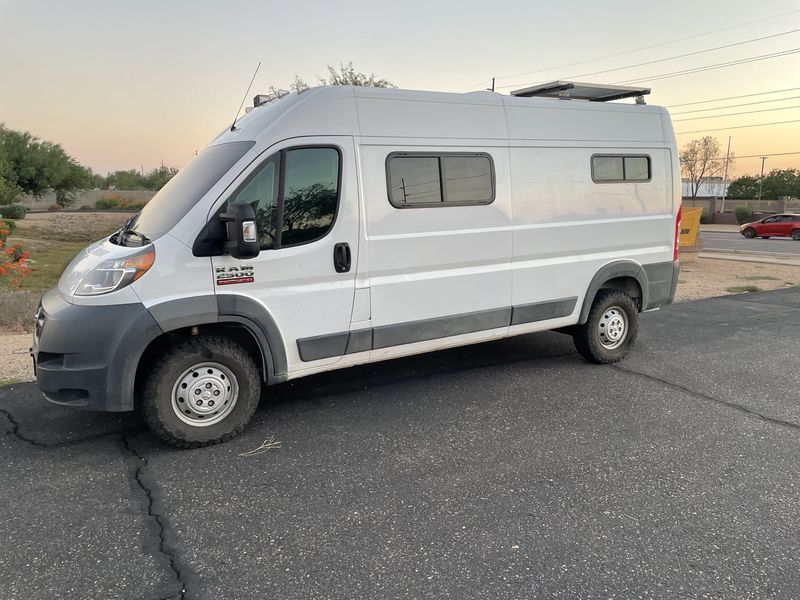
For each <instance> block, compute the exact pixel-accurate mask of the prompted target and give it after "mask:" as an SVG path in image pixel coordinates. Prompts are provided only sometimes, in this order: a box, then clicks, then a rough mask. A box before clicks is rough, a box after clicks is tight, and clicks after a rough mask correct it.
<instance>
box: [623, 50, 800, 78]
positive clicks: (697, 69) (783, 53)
mask: <svg viewBox="0 0 800 600" xmlns="http://www.w3.org/2000/svg"><path fill="white" fill-rule="evenodd" d="M798 52H800V48H791V49H789V50H782V51H780V52H772V53H770V54H761V55H760V56H751V57H749V58H742V59H738V60H732V61H729V62H724V63H717V64H714V65H705V66H703V67H694V68H691V69H684V70H681V71H673V72H671V73H662V74H661V75H653V76H652V77H643V78H639V79H626V80H625V81H615V82H614V85H625V84H627V83H642V82H644V81H656V80H657V79H669V78H671V77H680V76H681V75H693V74H695V73H702V72H704V71H714V70H716V69H723V68H725V67H732V66H736V65H743V64H745V63H751V62H758V61H761V60H768V59H770V58H779V57H781V56H789V55H790V54H797V53H798Z"/></svg>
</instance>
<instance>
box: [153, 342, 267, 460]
mask: <svg viewBox="0 0 800 600" xmlns="http://www.w3.org/2000/svg"><path fill="white" fill-rule="evenodd" d="M260 396H261V378H260V376H259V371H258V368H257V367H256V364H255V362H254V361H253V359H252V357H251V356H250V355H249V354H248V352H247V351H246V350H245V349H244V348H242V347H241V346H240V345H239V344H237V343H235V342H233V341H231V340H229V339H226V338H223V337H216V336H196V337H191V338H188V339H185V340H182V341H180V342H178V343H176V344H175V345H173V346H172V347H171V348H169V349H168V350H167V351H166V352H164V354H162V355H161V356H160V357H159V359H158V360H156V361H155V363H154V364H153V365H152V367H151V369H150V372H149V373H148V375H147V379H146V381H145V384H144V389H143V393H142V414H143V416H144V418H145V421H147V424H148V425H149V426H150V429H152V430H153V432H154V433H155V434H156V435H157V436H158V437H160V438H161V439H162V440H164V441H165V442H167V443H168V444H171V445H173V446H177V447H179V448H197V447H200V446H208V445H211V444H218V443H220V442H224V441H226V440H229V439H231V438H233V437H235V436H237V435H239V434H240V433H241V432H242V431H243V430H244V428H245V427H246V426H247V424H248V423H249V421H250V419H251V418H252V416H253V413H255V410H256V406H258V401H259V398H260Z"/></svg>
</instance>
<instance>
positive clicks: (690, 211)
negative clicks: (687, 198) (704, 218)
mask: <svg viewBox="0 0 800 600" xmlns="http://www.w3.org/2000/svg"><path fill="white" fill-rule="evenodd" d="M702 214H703V209H702V208H684V209H682V210H681V230H680V236H679V237H678V240H679V242H678V247H680V248H686V247H688V246H694V243H695V241H696V240H697V232H698V231H700V216H701V215H702Z"/></svg>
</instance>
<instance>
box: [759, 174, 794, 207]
mask: <svg viewBox="0 0 800 600" xmlns="http://www.w3.org/2000/svg"><path fill="white" fill-rule="evenodd" d="M780 196H794V197H795V198H796V197H798V196H800V170H797V169H773V170H772V171H770V172H769V173H768V174H767V175H765V176H764V182H763V185H762V190H761V197H762V198H764V199H765V200H777V199H778V198H779V197H780Z"/></svg>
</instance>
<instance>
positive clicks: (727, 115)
mask: <svg viewBox="0 0 800 600" xmlns="http://www.w3.org/2000/svg"><path fill="white" fill-rule="evenodd" d="M792 108H800V106H784V107H782V108H761V109H759V110H743V111H739V112H733V113H727V114H724V115H705V116H702V117H687V118H686V119H673V120H672V122H673V123H680V122H681V121H697V120H698V119H718V118H720V117H735V116H737V115H751V114H754V113H763V112H773V111H776V110H790V109H792Z"/></svg>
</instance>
